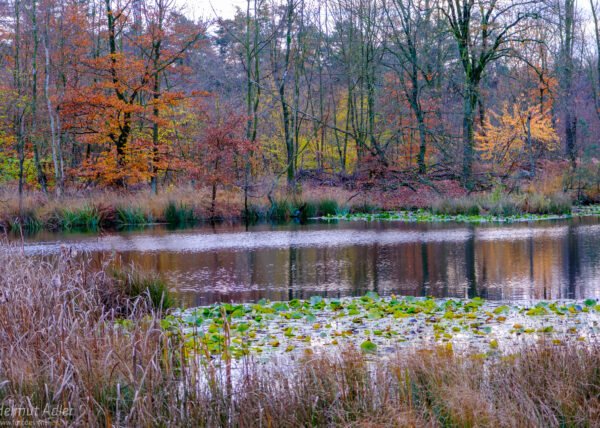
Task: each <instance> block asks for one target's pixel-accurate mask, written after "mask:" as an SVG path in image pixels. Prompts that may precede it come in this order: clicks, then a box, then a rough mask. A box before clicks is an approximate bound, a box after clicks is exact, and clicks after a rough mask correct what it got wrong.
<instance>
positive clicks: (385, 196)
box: [0, 186, 600, 231]
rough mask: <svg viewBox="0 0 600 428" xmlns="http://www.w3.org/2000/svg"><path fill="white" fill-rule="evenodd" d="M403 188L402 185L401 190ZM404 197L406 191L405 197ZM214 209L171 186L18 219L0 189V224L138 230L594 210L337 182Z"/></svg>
mask: <svg viewBox="0 0 600 428" xmlns="http://www.w3.org/2000/svg"><path fill="white" fill-rule="evenodd" d="M405 191H406V190H405ZM403 195H404V196H403ZM216 207H217V209H216V210H215V211H214V212H213V211H212V208H211V205H210V194H209V193H208V191H207V190H206V189H205V190H198V189H195V188H191V187H190V188H185V187H182V188H172V189H167V190H166V191H164V192H162V193H159V194H158V195H154V194H152V193H151V192H149V191H147V190H140V191H138V192H126V193H123V192H111V191H108V190H105V191H94V192H91V193H86V194H77V193H73V194H70V195H66V196H64V197H62V198H60V199H57V198H52V197H49V196H46V195H42V194H40V193H31V194H28V196H27V197H26V198H25V200H24V202H23V216H22V217H20V216H19V204H18V200H16V199H15V194H14V192H9V191H6V190H5V191H4V192H0V229H3V230H5V231H10V230H13V231H14V230H17V231H18V230H20V229H21V228H23V229H24V230H26V231H37V230H42V229H46V230H99V229H114V228H127V227H140V226H145V225H150V224H155V223H162V224H167V225H170V226H173V227H181V226H189V225H194V224H197V223H199V222H204V221H214V220H224V219H226V220H233V221H241V220H244V219H246V220H249V221H261V220H262V221H290V220H299V221H305V220H308V219H311V218H319V217H321V218H330V219H332V218H333V219H366V220H399V221H407V222H415V221H416V222H440V221H458V222H471V223H479V222H486V221H487V222H489V221H495V222H498V221H500V222H510V221H533V220H544V219H550V218H553V219H554V218H566V217H569V216H572V215H574V216H580V215H597V214H598V212H600V210H598V209H596V207H575V206H573V205H572V201H571V197H570V196H569V195H568V194H565V193H555V194H550V195H543V194H536V193H518V194H507V193H505V192H503V191H502V189H496V190H495V191H492V192H488V193H479V194H472V195H468V196H466V195H462V196H461V195H457V196H455V197H443V196H441V195H440V194H428V193H427V192H424V193H423V197H421V198H420V199H414V198H413V199H411V198H408V199H407V198H406V195H405V194H404V193H402V194H400V195H396V194H393V193H387V192H382V191H380V190H374V191H373V193H372V194H371V193H369V192H358V193H351V192H349V191H347V190H344V189H339V188H335V187H308V186H307V187H305V188H304V189H303V190H302V191H301V192H298V193H297V194H294V195H289V194H287V193H286V192H285V190H284V189H280V191H279V192H275V193H274V195H273V197H272V198H271V199H268V198H267V197H266V194H265V195H263V196H262V197H258V198H253V199H252V200H251V201H250V204H249V207H248V211H247V212H246V211H245V210H244V206H243V195H242V194H241V193H240V192H239V191H233V190H232V191H223V192H220V193H219V198H218V200H217V204H216Z"/></svg>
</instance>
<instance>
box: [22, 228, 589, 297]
mask: <svg viewBox="0 0 600 428" xmlns="http://www.w3.org/2000/svg"><path fill="white" fill-rule="evenodd" d="M63 245H67V246H70V247H73V248H76V249H77V250H78V251H85V252H87V253H89V254H90V256H91V257H92V258H93V259H95V260H100V259H101V258H102V257H106V256H107V255H118V256H119V257H121V258H122V260H123V261H124V262H126V263H130V262H133V263H135V264H136V265H137V266H139V267H141V268H142V269H146V270H149V271H156V272H159V273H160V274H162V275H163V276H164V277H165V278H166V279H167V280H168V281H169V284H170V285H171V287H172V288H173V290H174V291H176V293H177V294H178V296H179V297H180V299H181V300H182V301H183V303H184V304H185V305H186V306H200V305H208V304H212V303H215V302H251V301H258V300H259V299H262V298H266V299H270V300H273V301H275V300H291V299H295V298H298V299H306V298H310V297H311V296H313V295H320V296H323V297H330V298H333V297H335V298H337V297H344V296H357V295H364V294H365V293H366V292H368V291H374V292H376V293H378V294H380V295H390V294H398V295H411V296H434V297H457V298H466V297H476V296H478V297H482V298H485V299H490V300H507V301H528V300H533V299H536V300H537V299H585V298H598V297H600V219H599V218H596V217H585V218H575V219H572V220H561V221H541V222H531V223H515V224H511V225H498V224H487V225H477V226H471V225H465V224H452V223H444V224H410V223H401V222H392V221H389V222H385V221H383V222H366V221H330V222H325V221H324V222H314V223H309V224H287V225H272V224H258V225H255V226H248V227H246V226H243V225H232V224H220V225H214V226H198V227H195V228H190V229H178V230H168V229H167V228H164V227H152V228H146V229H143V230H136V231H121V232H103V233H101V234H98V233H95V234H94V233H85V234H84V233H60V234H58V233H54V234H53V233H48V232H42V233H39V234H36V235H32V236H29V237H26V239H25V250H26V252H27V253H30V254H36V255H47V254H55V253H59V251H60V249H61V246H63Z"/></svg>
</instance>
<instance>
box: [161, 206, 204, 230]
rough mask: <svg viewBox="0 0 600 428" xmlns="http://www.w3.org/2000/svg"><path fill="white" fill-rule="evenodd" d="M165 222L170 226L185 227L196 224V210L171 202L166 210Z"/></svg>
mask: <svg viewBox="0 0 600 428" xmlns="http://www.w3.org/2000/svg"><path fill="white" fill-rule="evenodd" d="M164 216H165V220H166V222H167V224H168V225H170V226H185V225H190V224H193V223H194V222H196V220H197V219H196V216H195V215H194V209H193V208H192V207H190V206H188V205H186V204H183V203H179V204H177V203H175V202H173V201H169V203H168V204H167V207H166V208H165V214H164Z"/></svg>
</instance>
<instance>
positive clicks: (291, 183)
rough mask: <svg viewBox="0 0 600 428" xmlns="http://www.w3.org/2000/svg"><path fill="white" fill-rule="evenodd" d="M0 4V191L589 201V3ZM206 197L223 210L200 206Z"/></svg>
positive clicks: (593, 169) (592, 80)
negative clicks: (343, 193) (319, 190)
mask: <svg viewBox="0 0 600 428" xmlns="http://www.w3.org/2000/svg"><path fill="white" fill-rule="evenodd" d="M0 10H1V15H0V16H1V17H2V19H1V21H0V64H1V70H0V74H1V79H0V183H1V185H2V187H3V189H5V191H4V193H5V194H6V197H5V199H10V200H12V199H14V198H16V197H17V196H18V198H19V200H20V201H22V199H23V195H24V194H30V193H31V192H34V193H36V194H42V195H47V196H46V197H52V196H53V195H54V196H57V197H61V196H62V195H81V194H89V191H91V190H96V189H110V190H116V191H118V192H123V191H127V192H138V191H144V192H146V193H148V192H150V193H151V194H155V195H156V194H159V193H160V192H161V191H163V190H164V191H169V189H171V190H172V189H174V188H180V187H181V186H182V185H185V186H188V187H189V186H191V187H193V188H196V189H205V190H206V197H205V199H206V200H207V201H208V202H206V204H209V205H210V209H209V212H210V213H211V214H212V215H213V216H216V215H217V212H219V213H221V214H223V210H225V213H226V214H227V212H226V211H227V210H228V209H232V207H234V208H235V207H236V206H237V208H240V207H241V208H242V212H245V213H246V214H248V213H249V212H250V211H251V210H252V209H253V207H254V208H256V207H257V206H259V205H260V204H261V203H263V204H264V203H266V201H268V202H269V204H270V205H273V204H275V202H274V201H275V196H274V195H285V196H284V197H285V198H287V197H288V195H298V194H301V193H302V189H303V184H304V185H305V186H304V188H307V187H309V188H310V187H315V186H316V187H319V186H322V185H326V186H333V187H334V188H336V187H337V188H344V189H349V190H351V191H354V190H356V189H358V191H363V192H369V191H373V192H378V191H381V192H383V195H384V196H383V197H382V198H383V199H384V200H385V199H386V197H385V192H389V191H391V192H394V191H397V190H398V189H400V190H401V191H403V190H405V191H406V192H408V197H406V195H407V193H406V192H404V193H402V192H401V194H400V195H399V196H398V197H396V200H395V201H394V203H393V204H392V205H397V206H420V205H423V204H426V203H425V202H424V201H423V200H422V198H421V199H420V198H419V194H421V192H420V189H425V190H424V193H423V194H429V193H431V192H432V194H433V195H436V196H439V195H450V196H452V195H454V196H456V195H458V196H460V195H463V194H465V192H469V193H470V192H473V191H485V190H491V189H494V188H496V187H498V186H501V187H502V189H504V190H506V189H508V191H510V192H520V191H523V190H525V191H528V192H534V193H540V192H542V193H545V194H556V193H560V192H569V195H571V197H572V199H574V200H576V201H577V202H583V203H586V202H588V203H589V202H595V201H596V200H597V199H598V198H599V197H600V195H599V193H600V192H599V191H598V189H599V188H600V169H599V167H598V166H597V158H598V156H599V154H598V151H599V150H600V147H599V145H598V141H597V138H596V135H597V133H598V129H599V126H600V56H599V55H598V52H599V47H600V28H599V26H598V11H599V6H598V4H597V2H595V1H594V0H590V3H589V4H577V5H576V4H575V1H574V0H502V1H497V0H491V1H490V0H453V1H445V0H444V1H442V0H328V1H325V2H312V1H308V0H283V1H266V0H248V2H247V3H246V5H245V6H244V7H243V8H238V9H237V12H236V13H235V16H234V17H233V18H220V17H214V18H206V19H199V20H192V19H190V18H188V17H187V16H186V11H185V9H183V8H181V7H180V6H178V5H177V4H176V3H175V1H174V0H152V1H151V0H132V1H114V0H103V1H100V0H86V1H74V0H73V1H68V0H66V1H62V0H61V1H57V0H11V1H6V0H5V1H3V2H1V3H0ZM222 192H226V193H227V194H228V195H230V197H229V199H228V200H231V199H232V198H233V199H235V201H237V202H236V203H237V204H238V205H235V204H233V205H231V204H229V205H227V204H226V206H225V207H224V208H221V209H220V211H219V209H218V208H217V207H216V206H215V205H216V204H217V205H218V199H219V195H220V193H222ZM411 193H412V195H411ZM231 195H234V196H231ZM403 195H404V196H403ZM295 197H296V196H294V198H295ZM392 198H393V197H392ZM22 205H23V202H20V203H19V206H20V208H19V214H20V215H23V207H22ZM380 205H384V206H385V205H386V204H385V203H383V204H380ZM229 214H231V213H229ZM236 214H237V213H236Z"/></svg>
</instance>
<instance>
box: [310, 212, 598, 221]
mask: <svg viewBox="0 0 600 428" xmlns="http://www.w3.org/2000/svg"><path fill="white" fill-rule="evenodd" d="M591 215H600V210H598V211H591V210H585V211H581V212H578V213H575V214H527V213H524V214H517V215H511V216H496V215H491V214H487V215H480V214H477V215H470V214H457V215H450V214H435V213H432V212H431V211H427V210H422V209H419V210H416V211H386V212H381V213H346V214H339V215H328V216H325V217H321V219H322V220H363V221H376V220H387V221H401V222H407V223H443V222H457V223H474V224H477V223H516V222H527V221H540V220H564V219H568V218H572V217H574V216H576V217H581V216H591Z"/></svg>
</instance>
